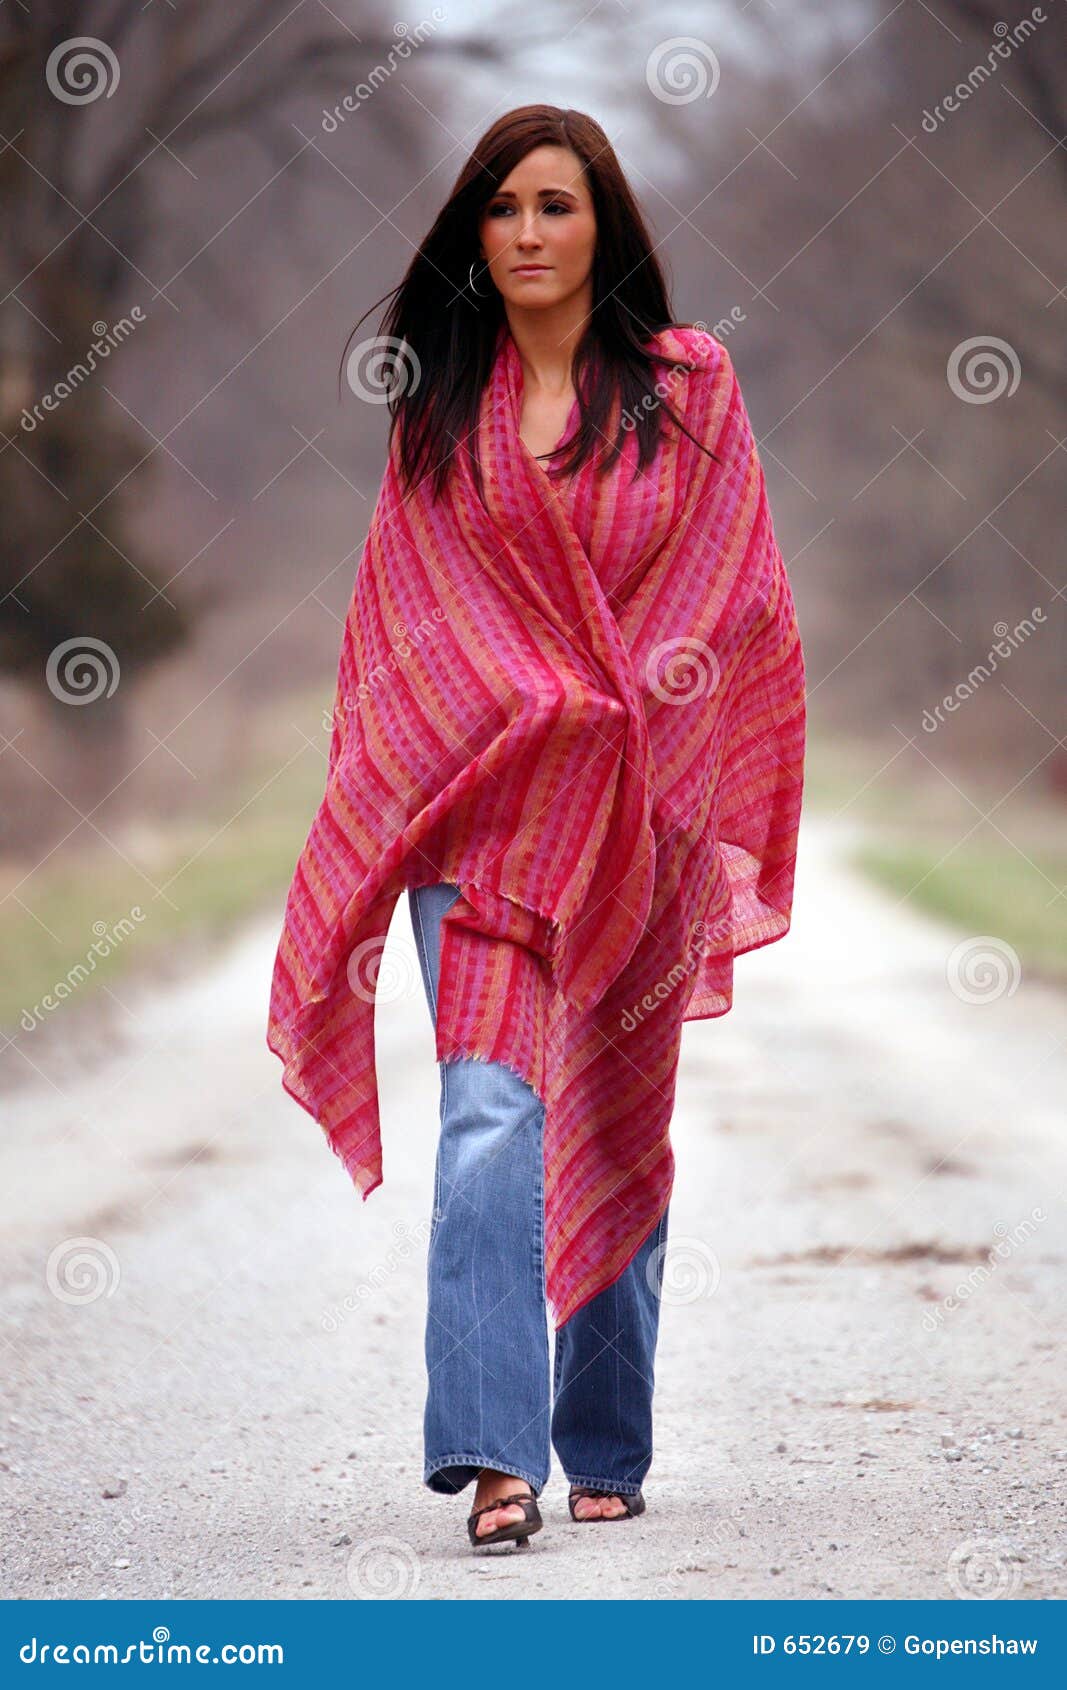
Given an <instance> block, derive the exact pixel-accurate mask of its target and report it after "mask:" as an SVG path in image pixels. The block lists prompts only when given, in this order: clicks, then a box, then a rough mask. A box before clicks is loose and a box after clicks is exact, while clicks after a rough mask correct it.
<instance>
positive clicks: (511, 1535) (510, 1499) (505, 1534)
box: [467, 1491, 544, 1549]
mask: <svg viewBox="0 0 1067 1690" xmlns="http://www.w3.org/2000/svg"><path fill="white" fill-rule="evenodd" d="M516 1502H517V1503H518V1504H519V1505H520V1507H521V1508H522V1511H523V1513H524V1514H525V1516H526V1518H525V1519H524V1520H509V1521H508V1524H507V1525H506V1526H497V1528H496V1530H495V1531H491V1532H486V1533H485V1535H484V1536H483V1537H479V1536H478V1532H477V1528H476V1526H475V1521H476V1520H477V1519H478V1516H479V1515H480V1514H489V1513H491V1512H492V1511H493V1509H494V1508H509V1507H511V1505H512V1504H513V1503H516ZM543 1525H544V1521H543V1520H542V1518H541V1510H540V1509H539V1508H538V1506H537V1498H536V1496H534V1495H533V1494H532V1492H530V1491H523V1492H520V1493H519V1494H517V1495H515V1496H498V1497H497V1499H496V1501H495V1502H487V1503H486V1504H485V1507H484V1508H476V1509H475V1510H474V1512H473V1513H472V1514H469V1515H468V1516H467V1535H468V1536H469V1538H470V1540H471V1545H472V1547H473V1548H475V1549H480V1548H481V1547H482V1545H483V1544H486V1543H515V1544H516V1545H517V1546H518V1547H520V1548H521V1547H522V1545H523V1544H524V1543H525V1542H526V1540H527V1538H530V1537H532V1536H533V1534H534V1532H539V1531H540V1530H541V1527H542V1526H543Z"/></svg>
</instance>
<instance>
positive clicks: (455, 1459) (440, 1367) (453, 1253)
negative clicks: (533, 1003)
mask: <svg viewBox="0 0 1067 1690" xmlns="http://www.w3.org/2000/svg"><path fill="white" fill-rule="evenodd" d="M458 896H459V887H458V886H454V885H452V884H450V883H449V882H447V881H444V882H441V883H440V884H437V885H432V886H420V887H417V888H413V889H410V890H409V893H408V899H409V906H410V910H411V925H412V929H413V931H414V935H415V944H416V948H417V950H418V955H419V963H420V966H421V969H422V976H423V983H424V985H425V988H426V997H427V1001H428V1003H429V1006H430V1014H431V1018H432V1020H433V1022H434V1024H435V1025H436V1021H437V982H438V976H439V972H440V961H441V947H440V923H441V917H442V916H443V915H444V913H445V911H446V910H447V909H448V907H449V906H450V905H451V904H452V903H453V902H454V901H455V899H456V898H457V897H458ZM438 1066H439V1068H440V1072H441V1135H440V1139H439V1142H438V1150H437V1165H436V1171H435V1177H434V1198H433V1214H432V1217H431V1221H430V1243H429V1259H428V1275H427V1278H428V1299H427V1319H426V1369H427V1374H428V1391H427V1397H426V1413H425V1419H424V1445H425V1464H424V1470H423V1482H424V1483H425V1484H426V1485H428V1486H429V1488H430V1489H431V1490H433V1491H440V1492H444V1493H447V1494H453V1493H454V1492H456V1491H460V1490H462V1489H463V1488H464V1486H466V1485H468V1484H469V1483H470V1481H471V1480H472V1479H476V1478H477V1477H478V1474H479V1472H480V1471H481V1469H482V1468H483V1467H494V1468H497V1469H498V1470H499V1471H500V1472H503V1473H513V1474H515V1475H516V1477H518V1478H523V1479H525V1480H526V1482H527V1483H528V1484H529V1486H530V1488H531V1490H532V1491H533V1492H534V1494H535V1495H539V1494H540V1492H541V1490H542V1489H543V1487H544V1485H545V1483H546V1481H547V1479H548V1472H549V1465H550V1459H551V1457H550V1447H549V1446H550V1440H551V1445H552V1446H553V1447H554V1448H555V1450H556V1454H557V1455H558V1457H559V1460H560V1463H561V1465H562V1467H563V1470H564V1472H565V1474H566V1476H567V1478H568V1480H569V1481H570V1483H571V1484H578V1485H591V1486H594V1487H596V1488H597V1489H602V1490H605V1491H613V1492H615V1493H616V1494H619V1495H621V1494H626V1495H634V1494H636V1492H637V1491H639V1490H640V1488H641V1483H642V1480H643V1479H644V1477H645V1475H646V1474H647V1472H648V1469H649V1467H650V1466H651V1464H652V1391H653V1384H654V1371H653V1363H654V1359H655V1351H656V1338H657V1335H658V1331H659V1306H660V1289H661V1286H662V1281H663V1250H664V1248H665V1246H666V1240H667V1215H666V1213H664V1215H663V1218H662V1219H661V1220H660V1221H659V1222H658V1223H657V1225H656V1226H655V1227H653V1229H652V1231H651V1232H650V1234H649V1236H648V1238H647V1239H646V1240H645V1242H644V1243H643V1244H642V1246H641V1248H640V1250H639V1251H638V1252H637V1255H636V1256H635V1257H634V1259H633V1261H632V1262H631V1263H630V1265H629V1267H627V1269H626V1270H625V1272H624V1273H623V1274H621V1275H620V1277H619V1278H618V1279H616V1281H615V1282H614V1284H612V1285H609V1286H608V1287H607V1288H606V1289H605V1290H604V1291H602V1292H601V1293H600V1294H599V1295H598V1296H596V1297H593V1298H592V1299H591V1300H590V1301H589V1302H587V1303H586V1304H585V1305H584V1306H583V1307H582V1308H580V1309H578V1311H577V1312H576V1313H575V1314H573V1315H572V1316H571V1318H570V1319H569V1320H568V1321H566V1322H565V1324H564V1325H563V1326H562V1327H561V1328H560V1329H559V1331H558V1332H557V1333H556V1334H555V1359H554V1365H553V1368H552V1401H551V1403H550V1401H549V1351H548V1319H547V1309H546V1302H545V1260H544V1145H543V1132H544V1120H545V1111H544V1105H543V1103H542V1102H541V1100H540V1098H539V1097H538V1096H537V1093H536V1092H535V1091H534V1090H533V1088H532V1087H531V1086H529V1085H527V1083H526V1081H525V1080H523V1079H521V1078H520V1077H519V1075H517V1074H516V1073H514V1072H513V1071H512V1070H511V1069H510V1068H508V1067H506V1066H505V1065H504V1064H503V1063H499V1062H483V1061H481V1060H479V1059H476V1058H472V1057H461V1058H454V1059H452V1060H450V1061H448V1062H441V1063H439V1064H438ZM646 1269H647V1270H648V1271H647V1272H646ZM650 1277H651V1280H652V1283H651V1284H650V1282H649V1280H650Z"/></svg>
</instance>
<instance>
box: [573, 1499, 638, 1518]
mask: <svg viewBox="0 0 1067 1690" xmlns="http://www.w3.org/2000/svg"><path fill="white" fill-rule="evenodd" d="M574 1513H575V1518H576V1519H579V1520H616V1519H618V1517H619V1515H620V1514H625V1513H626V1504H625V1502H623V1501H622V1499H621V1497H618V1496H580V1497H579V1498H578V1500H577V1502H576V1503H575V1504H574Z"/></svg>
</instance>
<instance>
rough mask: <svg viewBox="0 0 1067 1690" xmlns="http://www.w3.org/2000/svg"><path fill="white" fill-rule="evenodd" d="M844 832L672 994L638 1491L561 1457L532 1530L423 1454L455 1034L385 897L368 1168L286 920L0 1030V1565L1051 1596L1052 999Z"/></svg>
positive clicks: (41, 1569) (592, 1590) (22, 1587)
mask: <svg viewBox="0 0 1067 1690" xmlns="http://www.w3.org/2000/svg"><path fill="white" fill-rule="evenodd" d="M847 839H848V834H847V831H846V830H845V829H844V828H843V827H842V826H841V825H840V824H839V823H831V822H823V821H821V820H818V819H817V818H815V819H812V820H810V821H809V822H808V823H807V826H806V831H805V833H804V835H803V836H802V844H801V854H800V864H799V870H798V877H797V899H796V916H795V923H794V927H793V931H792V933H791V934H790V935H789V936H788V937H787V938H786V939H785V940H784V941H783V942H781V943H780V944H777V945H772V946H769V947H767V948H766V949H765V950H762V951H760V952H757V953H752V954H750V955H749V956H746V957H742V958H740V959H739V961H738V964H737V975H736V996H735V1007H734V1008H733V1010H732V1011H731V1012H730V1014H729V1015H727V1016H726V1017H724V1018H722V1019H720V1020H716V1021H705V1022H700V1023H693V1024H690V1025H689V1026H687V1028H686V1031H685V1038H684V1055H683V1065H682V1070H681V1074H680V1079H679V1101H678V1108H677V1113H676V1116H675V1125H674V1138H675V1146H676V1151H677V1159H678V1174H677V1182H676V1186H675V1195H674V1201H673V1203H672V1210H671V1229H670V1232H671V1242H670V1249H669V1252H668V1256H667V1264H666V1281H665V1302H664V1308H663V1315H662V1324H661V1340H660V1350H659V1357H658V1367H657V1374H658V1378H657V1397H656V1404H657V1454H656V1459H655V1462H654V1465H653V1468H652V1472H651V1474H650V1475H649V1478H648V1480H647V1482H646V1486H645V1494H646V1496H647V1498H648V1512H647V1513H646V1514H645V1515H644V1516H643V1517H642V1518H641V1519H639V1520H636V1521H623V1522H620V1523H618V1524H613V1525H610V1526H609V1525H600V1526H595V1525H594V1526H581V1525H574V1524H572V1523H571V1522H570V1520H569V1519H568V1517H567V1511H566V1501H565V1481H564V1480H563V1477H562V1474H561V1473H560V1471H559V1468H558V1466H556V1467H555V1468H554V1471H553V1474H552V1477H551V1478H550V1480H549V1483H548V1486H547V1488H546V1490H545V1493H544V1496H543V1499H542V1509H543V1512H544V1515H545V1520H546V1526H545V1530H544V1531H543V1532H542V1533H541V1534H540V1535H539V1537H537V1538H536V1539H535V1540H534V1542H533V1544H532V1545H531V1547H530V1548H529V1549H527V1550H525V1551H522V1552H521V1553H516V1552H514V1551H510V1550H509V1551H505V1552H503V1553H496V1554H492V1555H488V1556H487V1555H484V1554H483V1555H473V1554H472V1553H471V1551H470V1549H469V1547H468V1545H467V1541H466V1532H465V1528H464V1524H463V1520H464V1516H465V1514H466V1512H467V1509H468V1508H469V1506H470V1501H471V1497H472V1494H473V1493H472V1491H469V1490H468V1491H467V1492H465V1493H463V1495H462V1496H461V1497H460V1498H458V1499H455V1500H453V1499H447V1498H443V1497H438V1496H435V1495H431V1493H430V1492H429V1491H427V1490H425V1489H424V1488H423V1486H422V1484H421V1459H422V1449H421V1416H422V1405H423V1389H424V1376H423V1371H422V1369H423V1361H422V1339H423V1331H422V1323H423V1317H424V1306H425V1305H424V1274H425V1238H426V1230H427V1219H428V1210H429V1204H430V1199H431V1186H432V1165H433V1150H434V1135H435V1129H436V1104H437V1071H436V1068H435V1066H434V1061H433V1043H432V1035H431V1029H430V1024H429V1017H428V1015H427V1012H426V1008H425V1004H424V1001H423V999H422V996H421V987H420V986H419V984H418V979H417V973H416V969H415V958H414V952H413V948H412V944H411V938H410V928H409V926H408V920H407V906H406V901H405V900H401V903H400V905H398V909H397V915H396V919H395V922H394V926H393V932H392V935H391V939H390V950H391V951H392V950H393V947H395V954H394V956H393V958H392V961H391V962H390V963H389V964H387V969H393V970H394V973H393V979H394V982H395V986H396V991H397V995H396V996H395V998H394V999H393V1001H391V1002H388V1003H384V1004H383V1005H382V1006H381V1007H380V1008H379V1012H378V1054H379V1072H380V1077H381V1091H382V1115H383V1124H384V1141H385V1184H384V1185H383V1186H382V1187H380V1188H379V1190H378V1191H376V1192H375V1193H374V1195H373V1196H372V1198H371V1199H370V1201H369V1203H367V1204H366V1205H363V1204H362V1203H361V1201H360V1199H359V1197H358V1195H357V1194H356V1193H355V1191H354V1190H353V1188H352V1187H350V1186H349V1185H348V1183H347V1181H346V1179H345V1176H344V1173H343V1170H342V1169H341V1165H340V1163H339V1162H337V1161H336V1159H335V1158H334V1157H333V1156H332V1155H331V1154H330V1153H329V1151H328V1149H327V1148H326V1147H325V1145H324V1143H323V1142H322V1141H321V1136H320V1130H319V1128H318V1127H316V1126H315V1124H314V1123H313V1122H312V1121H311V1119H310V1117H309V1116H307V1115H305V1114H304V1113H303V1112H302V1111H301V1110H300V1109H299V1108H298V1106H297V1105H296V1104H295V1103H293V1102H292V1101H291V1100H290V1099H288V1098H287V1097H286V1096H285V1095H284V1093H283V1092H282V1091H281V1087H280V1073H281V1069H280V1065H279V1064H278V1062H277V1059H276V1058H275V1057H274V1056H273V1055H271V1054H270V1052H269V1051H268V1050H267V1049H266V1046H265V1043H264V1036H263V1027H264V1022H265V1000H266V992H267V984H268V980H269V974H270V965H271V961H272V957H273V947H274V944H275V941H276V937H277V928H278V921H277V920H275V919H273V918H271V919H269V920H264V921H260V922H258V923H257V924H255V925H254V926H253V927H252V928H250V929H249V930H248V931H247V933H246V935H245V936H244V937H243V939H242V940H241V941H240V942H239V943H236V944H235V945H234V946H233V947H232V948H231V949H229V950H228V951H227V952H226V954H225V955H224V956H223V957H222V958H221V959H219V960H217V961H216V962H215V963H214V964H213V965H212V966H211V967H210V968H209V969H207V970H206V971H204V972H202V973H200V974H197V975H196V976H195V977H192V978H190V979H188V980H187V981H186V982H184V983H180V984H171V985H162V986H157V987H154V988H153V989H152V990H151V991H148V990H147V989H145V988H141V989H140V990H139V991H137V992H134V991H133V989H132V988H127V989H125V990H123V992H122V994H121V996H122V999H123V1006H124V1007H119V1006H118V1005H117V1004H115V1005H114V1006H109V1007H108V1015H107V1024H106V1037H107V1040H108V1046H107V1049H108V1054H107V1055H106V1057H105V1058H104V1059H103V1060H98V1061H97V1062H96V1064H95V1065H93V1066H87V1065H86V1064H85V1063H84V1062H83V1061H82V1059H81V1058H80V1057H79V1055H78V1054H77V1053H78V1050H79V1049H80V1046H81V1042H82V1040H83V1039H84V1038H85V1037H86V1036H87V1035H86V1033H85V1031H84V1028H85V1026H86V1025H90V1024H89V1023H87V1022H86V1021H85V1020H84V1019H83V1018H82V1016H81V1012H80V1011H79V1010H78V1009H77V1006H73V1005H72V1006H70V1007H69V1008H68V1009H67V1010H65V1011H64V1013H65V1014H66V1015H67V1017H68V1019H67V1021H66V1023H65V1026H66V1028H67V1029H70V1037H66V1038H64V1039H63V1040H62V1041H57V1038H56V1036H55V1030H53V1031H52V1032H51V1033H50V1034H49V1038H50V1042H49V1043H48V1044H47V1045H46V1044H45V1043H44V1042H43V1041H42V1042H39V1043H37V1044H35V1043H34V1040H35V1038H36V1037H37V1035H36V1034H24V1035H20V1039H21V1041H22V1048H23V1050H24V1051H25V1053H26V1056H27V1058H28V1059H29V1060H31V1061H32V1062H33V1063H34V1065H35V1067H36V1070H37V1071H38V1073H39V1078H36V1079H35V1080H34V1082H33V1083H32V1085H29V1086H27V1087H24V1088H21V1089H19V1090H18V1091H16V1092H14V1093H11V1094H9V1095H6V1096H4V1097H3V1099H2V1100H0V1103H2V1111H3V1120H4V1126H3V1130H2V1134H0V1187H2V1189H3V1190H4V1192H5V1194H6V1200H5V1204H4V1209H5V1228H4V1232H5V1243H4V1248H3V1269H4V1286H5V1294H4V1340H5V1348H4V1352H3V1363H2V1365H3V1375H4V1397H5V1402H4V1406H3V1415H2V1423H0V1446H2V1447H0V1498H2V1506H3V1510H4V1516H5V1518H4V1521H3V1536H4V1541H5V1545H6V1548H5V1552H4V1569H3V1589H2V1594H3V1595H4V1596H7V1597H11V1596H17V1597H30V1596H49V1595H51V1596H56V1597H98V1596H133V1597H141V1598H145V1597H165V1596H182V1597H234V1596H243V1597H272V1596H279V1597H281V1596H286V1597H289V1596H297V1597H309V1598H320V1597H345V1596H352V1597H356V1596H378V1595H381V1596H394V1597H397V1598H400V1599H403V1598H405V1597H413V1596H414V1597H420V1598H425V1597H431V1598H435V1597H441V1598H446V1597H485V1596H489V1597H494V1596H532V1597H539V1596H553V1597H554V1596H565V1597H585V1596H596V1597H620V1596H635V1597H645V1598H650V1597H663V1598H666V1599H673V1598H699V1597H705V1596H714V1597H759V1596H771V1597H774V1596H779V1597H811V1596H814V1597H819V1596H874V1597H899V1596H914V1597H926V1598H944V1597H953V1596H961V1595H962V1596H979V1597H980V1596H983V1595H987V1594H988V1595H999V1596H1011V1595H1018V1596H1020V1597H1045V1598H1050V1597H1058V1598H1062V1597H1064V1596H1065V1595H1067V1571H1065V1560H1067V1530H1065V1517H1064V1506H1063V1504H1064V1484H1065V1478H1067V1424H1065V1417H1064V1410H1063V1405H1064V1403H1065V1402H1067V1390H1065V1380H1064V1350H1063V1329H1064V1308H1065V1302H1067V1299H1065V1288H1067V1272H1065V1262H1064V1258H1065V1255H1067V1249H1065V1244H1064V1237H1065V1232H1064V1220H1065V1196H1064V1194H1065V1191H1067V1137H1065V1118H1064V1117H1065V1110H1064V1099H1065V1097H1067V1014H1065V1009H1067V1004H1065V1000H1064V997H1063V996H1062V995H1058V994H1056V993H1054V992H1051V991H1050V990H1048V989H1047V988H1044V987H1042V986H1040V985H1037V984H1033V983H1031V982H1030V981H1028V980H1027V979H1026V978H1025V976H1024V977H1023V978H1022V979H1021V980H1020V981H1019V982H1018V984H1017V986H1015V987H1014V989H1012V976H1011V958H1010V956H1009V955H1008V954H1007V953H1006V952H1005V950H1004V948H1003V947H1002V946H999V949H998V948H997V947H994V959H993V960H994V965H995V966H994V967H993V970H992V972H989V971H988V970H987V971H983V969H982V968H981V967H977V968H972V967H970V966H969V963H968V959H967V957H966V956H965V957H963V959H962V963H961V965H960V967H959V968H957V964H956V962H954V961H953V960H952V953H953V951H954V947H955V946H956V945H957V943H958V941H959V939H960V937H961V936H960V935H958V934H956V933H954V932H951V931H949V930H947V929H940V928H938V927H936V926H934V925H933V924H930V923H928V922H926V921H925V920H920V919H918V918H917V917H915V916H914V915H913V914H911V913H909V911H908V910H907V909H906V907H905V906H903V905H896V904H894V901H893V900H892V899H891V898H887V897H883V896H882V895H880V894H878V893H875V892H872V891H870V890H869V889H867V888H866V887H865V886H864V885H863V884H862V882H860V881H858V880H857V879H855V878H854V877H853V876H852V875H851V874H849V873H848V872H847V871H846V870H845V869H844V868H843V866H842V864H841V850H842V848H843V846H844V845H845V844H846V843H847ZM279 919H280V912H279ZM998 945H999V942H998ZM974 948H975V949H976V951H978V952H981V951H983V950H985V951H988V950H989V944H988V943H985V944H984V945H983V944H981V943H979V944H978V945H977V946H976V947H974ZM950 977H951V983H950ZM968 999H971V1000H973V1001H967V1000H968ZM76 1017H78V1019H77V1023H76V1021H75V1018H76ZM92 1017H93V1019H92V1022H91V1028H92V1030H94V1031H95V1030H97V1029H98V1027H99V1023H100V1020H101V1005H100V1004H97V1005H96V1006H95V1007H94V1009H93V1011H92ZM75 1035H77V1043H76V1042H75ZM72 1053H73V1054H72ZM78 1240H82V1241H87V1242H82V1243H78Z"/></svg>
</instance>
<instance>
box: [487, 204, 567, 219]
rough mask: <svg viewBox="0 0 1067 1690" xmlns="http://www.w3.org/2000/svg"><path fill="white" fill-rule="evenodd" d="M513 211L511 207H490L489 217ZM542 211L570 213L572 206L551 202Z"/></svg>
mask: <svg viewBox="0 0 1067 1690" xmlns="http://www.w3.org/2000/svg"><path fill="white" fill-rule="evenodd" d="M512 209H513V207H512V206H510V205H503V204H501V205H491V206H490V207H489V216H490V217H496V216H498V215H499V213H500V212H503V211H511V210H512ZM542 209H543V210H545V211H562V212H564V213H566V212H569V211H570V206H567V205H564V204H563V203H562V202H561V201H560V200H550V201H549V203H548V205H546V206H544V207H543V208H542Z"/></svg>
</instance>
